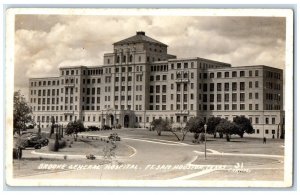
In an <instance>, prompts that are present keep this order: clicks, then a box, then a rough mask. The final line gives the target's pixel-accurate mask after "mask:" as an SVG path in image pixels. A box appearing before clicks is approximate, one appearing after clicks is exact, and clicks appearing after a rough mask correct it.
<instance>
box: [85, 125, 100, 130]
mask: <svg viewBox="0 0 300 195" xmlns="http://www.w3.org/2000/svg"><path fill="white" fill-rule="evenodd" d="M88 129H89V130H91V131H99V130H100V129H99V127H96V126H88Z"/></svg>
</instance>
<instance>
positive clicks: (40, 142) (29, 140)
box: [23, 133, 49, 149]
mask: <svg viewBox="0 0 300 195" xmlns="http://www.w3.org/2000/svg"><path fill="white" fill-rule="evenodd" d="M48 143H49V140H48V139H47V138H44V137H42V136H40V135H38V134H35V133H32V134H30V135H29V136H28V137H26V141H25V142H24V144H23V147H24V148H30V147H33V148H35V149H40V148H41V147H43V146H47V145H48Z"/></svg>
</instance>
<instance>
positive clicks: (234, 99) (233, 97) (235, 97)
mask: <svg viewBox="0 0 300 195" xmlns="http://www.w3.org/2000/svg"><path fill="white" fill-rule="evenodd" d="M232 101H233V102H236V101H237V95H236V93H233V94H232Z"/></svg>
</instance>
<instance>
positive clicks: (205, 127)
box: [204, 124, 207, 160]
mask: <svg viewBox="0 0 300 195" xmlns="http://www.w3.org/2000/svg"><path fill="white" fill-rule="evenodd" d="M206 130H207V124H205V125H204V158H205V160H206Z"/></svg>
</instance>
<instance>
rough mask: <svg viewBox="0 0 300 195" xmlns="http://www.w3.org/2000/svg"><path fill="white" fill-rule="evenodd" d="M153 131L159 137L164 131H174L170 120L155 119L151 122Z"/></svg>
mask: <svg viewBox="0 0 300 195" xmlns="http://www.w3.org/2000/svg"><path fill="white" fill-rule="evenodd" d="M151 125H152V126H153V130H155V131H156V132H157V135H158V136H161V132H162V131H172V123H171V122H170V121H169V120H164V119H162V118H159V119H154V120H153V121H152V122H151Z"/></svg>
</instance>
